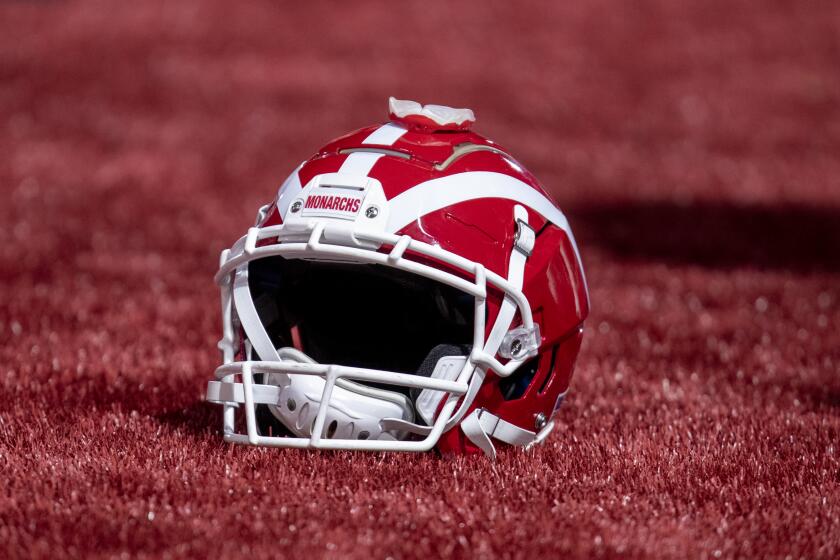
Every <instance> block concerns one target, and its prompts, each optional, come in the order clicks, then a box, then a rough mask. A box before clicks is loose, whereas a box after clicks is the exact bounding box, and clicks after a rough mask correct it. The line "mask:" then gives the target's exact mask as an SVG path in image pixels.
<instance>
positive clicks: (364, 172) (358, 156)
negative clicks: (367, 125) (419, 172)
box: [338, 123, 407, 177]
mask: <svg viewBox="0 0 840 560" xmlns="http://www.w3.org/2000/svg"><path fill="white" fill-rule="evenodd" d="M406 132H407V130H406V129H405V128H403V127H401V126H398V125H395V124H394V123H388V124H385V125H382V126H380V127H379V128H377V129H376V130H374V131H373V132H371V133H370V134H368V137H367V138H365V139H364V140H362V144H377V145H380V146H390V145H392V144H393V143H394V142H396V141H397V140H399V139H400V137H401V136H402V135H403V134H405V133H406ZM383 155H384V154H381V153H376V152H353V153H352V154H350V155H349V156H347V159H346V160H344V163H343V164H342V165H341V169H339V170H338V172H339V173H346V174H348V175H361V176H363V177H367V176H368V174H369V173H370V170H371V169H373V166H374V165H376V162H377V161H379V158H381V157H382V156H383Z"/></svg>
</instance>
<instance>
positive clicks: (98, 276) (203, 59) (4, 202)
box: [0, 0, 840, 559]
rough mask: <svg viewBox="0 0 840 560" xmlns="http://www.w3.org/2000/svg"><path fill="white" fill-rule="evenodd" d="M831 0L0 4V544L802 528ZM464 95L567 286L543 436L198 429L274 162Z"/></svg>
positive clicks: (831, 107) (835, 281)
mask: <svg viewBox="0 0 840 560" xmlns="http://www.w3.org/2000/svg"><path fill="white" fill-rule="evenodd" d="M838 37H840V4H838V3H837V2H831V1H819V0H818V1H814V2H776V1H773V2H761V3H755V2H744V1H717V0H715V1H705V2H694V3H688V2H671V1H670V0H660V1H658V2H657V1H653V2H647V1H646V2H620V1H602V0H596V1H594V2H586V3H578V2H555V3H548V2H545V3H535V2H515V3H514V2H510V3H495V2H494V3H487V2H475V3H466V2H458V3H451V4H450V3H446V4H444V3H429V2H422V3H421V2H417V3H408V2H406V3H390V2H388V3H386V2H378V3H364V4H354V3H349V2H347V3H323V4H322V3H281V2H247V3H245V2H242V3H230V2H223V1H221V0H208V1H203V2H186V1H185V2H131V3H114V2H105V1H103V2H64V1H48V0H43V1H8V2H3V3H2V4H0V201H1V202H0V557H3V558H51V559H58V558H64V557H85V558H99V557H102V558H105V557H123V556H125V555H128V556H136V557H148V558H152V557H164V558H187V557H218V558H232V557H248V558H254V559H257V558H281V557H290V558H319V557H327V558H338V557H342V558H344V557H346V558H365V559H369V558H386V557H393V558H424V559H428V558H438V557H446V556H455V557H467V556H477V557H495V556H498V557H521V558H536V557H551V558H557V557H578V558H592V557H599V558H610V557H622V558H627V557H637V558H729V557H754V558H788V557H791V558H800V557H802V558H837V557H838V556H840V457H838V455H840V374H839V373H838V370H840V334H839V333H838V329H840V71H838V68H840V66H838V60H840V39H838ZM388 95H395V96H397V97H402V98H409V99H418V100H421V101H424V102H439V103H444V104H452V105H455V106H468V107H471V108H473V109H474V110H475V111H476V114H477V117H478V123H477V126H476V129H477V130H478V131H479V132H482V133H484V134H486V135H488V136H490V137H491V138H494V139H495V140H497V141H499V142H500V143H501V144H502V145H504V146H505V147H507V148H508V149H509V150H511V151H512V152H513V153H514V154H515V155H516V156H517V157H518V158H519V159H520V160H521V161H522V162H523V163H524V164H525V165H527V166H528V167H529V168H531V170H532V171H534V172H535V173H536V175H537V176H538V177H540V178H541V180H542V181H543V183H544V184H545V185H546V187H547V188H548V189H549V190H550V191H551V193H552V194H553V195H554V197H555V198H556V200H557V201H558V203H559V204H560V205H561V207H562V208H563V209H564V210H565V212H566V214H567V215H568V217H569V219H570V222H571V224H572V227H573V228H574V229H575V231H576V233H577V236H578V242H579V245H580V248H581V252H582V254H583V260H584V264H585V266H586V270H587V275H588V279H589V283H590V288H591V299H592V303H593V309H592V314H591V316H590V318H589V320H588V322H587V334H586V338H585V342H584V347H583V350H582V353H581V356H580V359H579V363H578V368H577V371H576V375H575V378H574V380H573V384H572V391H571V392H570V397H569V398H568V399H567V400H566V404H564V407H563V408H562V410H561V413H560V415H559V422H558V424H559V426H558V429H557V430H556V431H555V433H554V434H553V435H552V436H551V437H550V439H549V440H548V441H547V443H546V444H545V445H544V446H543V447H541V448H539V449H536V450H534V451H533V452H530V453H527V454H526V453H523V452H521V451H518V450H510V449H508V450H504V451H503V452H502V453H501V456H500V458H499V460H498V461H497V462H496V463H495V464H493V463H490V462H488V461H487V460H486V459H484V458H483V457H466V458H451V457H443V458H441V457H438V456H436V455H434V454H428V455H382V454H350V453H310V452H298V451H288V450H264V449H249V448H243V447H232V446H228V445H225V444H223V443H222V442H221V438H220V435H219V428H220V413H219V410H218V409H217V408H215V407H212V406H210V405H206V404H204V403H203V402H202V397H203V391H204V387H205V383H206V380H207V379H209V377H210V375H211V373H212V370H213V368H214V367H215V365H216V363H217V360H218V356H217V352H216V351H215V343H216V341H217V339H218V337H219V329H220V326H219V321H220V320H219V311H218V296H217V291H216V288H215V287H214V285H213V283H212V280H211V278H212V275H213V273H214V272H215V268H216V265H217V262H218V252H219V251H220V250H221V249H222V248H224V247H226V246H227V245H228V244H229V243H231V242H232V241H233V240H234V239H235V238H237V237H238V236H240V235H241V234H242V233H243V232H244V231H245V229H246V228H247V227H248V226H249V225H250V224H251V223H252V220H253V217H254V214H255V211H256V209H257V208H258V206H260V205H261V204H263V203H265V202H268V201H269V199H270V198H271V196H272V195H273V193H274V192H275V189H276V187H277V186H278V185H279V183H280V181H281V180H282V179H283V178H284V177H285V176H286V174H287V173H288V172H289V170H290V169H292V168H293V167H294V166H295V165H297V164H298V163H299V162H300V161H301V160H303V159H304V158H306V157H308V156H309V155H310V154H311V153H312V152H313V151H314V150H315V149H316V148H317V147H319V146H320V145H321V144H323V143H324V142H326V141H327V140H328V139H330V138H332V137H334V136H337V135H340V134H343V133H345V132H347V131H349V130H352V129H354V128H359V127H362V126H366V125H369V124H372V123H375V122H380V121H382V120H383V119H384V118H385V116H386V115H385V113H386V98H387V96H388Z"/></svg>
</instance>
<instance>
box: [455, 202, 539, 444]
mask: <svg viewBox="0 0 840 560" xmlns="http://www.w3.org/2000/svg"><path fill="white" fill-rule="evenodd" d="M514 219H515V220H516V238H515V239H514V246H513V251H512V253H511V256H510V262H509V264H508V281H509V282H511V283H512V284H514V285H515V286H516V287H517V288H521V287H522V283H523V280H524V276H525V263H526V261H527V260H528V257H530V256H531V253H532V252H533V250H534V244H535V242H536V233H535V232H534V230H533V229H532V228H531V227H530V226H529V225H528V211H527V210H526V209H525V208H523V207H522V206H519V205H517V206H515V207H514ZM515 314H516V304H515V303H514V302H513V301H512V300H511V299H510V298H508V297H505V299H504V301H503V302H502V306H501V308H500V309H499V316H498V319H497V321H496V324H495V325H493V329H492V331H491V332H490V336H488V337H487V344H486V346H485V351H486V352H488V353H490V354H495V353H496V352H497V351H498V349H499V346H500V345H501V342H502V339H503V337H504V335H505V334H506V333H507V331H508V329H509V328H510V324H511V321H513V317H514V315H515ZM484 375H485V371H484V369H483V368H478V370H476V372H475V375H474V376H473V379H472V380H471V383H470V387H469V391H468V393H467V396H466V398H465V399H464V401H463V405H462V407H463V406H469V405H470V404H471V403H472V400H473V399H474V398H475V396H476V394H477V393H478V389H479V388H480V387H481V385H482V383H483V381H484ZM462 414H463V412H462ZM552 428H554V422H549V423H548V424H547V425H546V426H544V427H543V428H542V429H541V430H540V432H539V433H535V432H531V431H529V430H525V429H522V428H520V427H519V426H516V425H514V424H511V423H510V422H508V421H506V420H503V419H501V418H499V417H498V416H496V415H495V414H492V413H490V412H487V411H486V410H484V409H482V408H479V409H476V410H474V411H472V413H470V414H469V415H468V416H467V417H466V418H464V420H463V421H462V422H461V429H462V430H463V431H464V435H465V436H467V439H469V440H470V441H471V442H473V443H474V444H475V445H476V446H478V447H479V448H480V449H481V450H482V451H484V453H485V454H486V455H488V456H489V457H490V458H491V459H494V460H495V459H496V448H495V446H494V445H493V441H492V440H491V439H490V438H495V439H497V440H499V441H503V442H505V443H507V444H510V445H517V446H522V447H526V448H528V447H530V446H531V445H533V444H535V443H539V442H541V441H542V440H543V439H545V437H546V436H547V435H548V434H549V433H550V432H551V430H552Z"/></svg>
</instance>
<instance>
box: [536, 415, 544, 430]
mask: <svg viewBox="0 0 840 560" xmlns="http://www.w3.org/2000/svg"><path fill="white" fill-rule="evenodd" d="M534 426H535V427H536V428H537V430H542V429H543V428H545V414H543V413H542V412H540V413H539V414H537V417H536V419H535V422H534Z"/></svg>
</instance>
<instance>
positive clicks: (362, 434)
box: [358, 430, 370, 439]
mask: <svg viewBox="0 0 840 560" xmlns="http://www.w3.org/2000/svg"><path fill="white" fill-rule="evenodd" d="M369 437H370V432H369V431H367V430H362V431H361V432H359V436H358V438H359V439H367V438H369Z"/></svg>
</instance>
